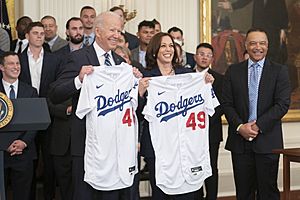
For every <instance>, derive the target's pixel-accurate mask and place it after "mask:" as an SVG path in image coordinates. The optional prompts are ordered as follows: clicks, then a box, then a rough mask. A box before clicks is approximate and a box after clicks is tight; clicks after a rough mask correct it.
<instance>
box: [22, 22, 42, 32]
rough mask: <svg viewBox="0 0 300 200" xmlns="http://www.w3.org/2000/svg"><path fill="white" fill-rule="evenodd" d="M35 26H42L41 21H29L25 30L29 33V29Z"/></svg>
mask: <svg viewBox="0 0 300 200" xmlns="http://www.w3.org/2000/svg"><path fill="white" fill-rule="evenodd" d="M36 26H37V27H42V28H44V25H43V24H42V22H31V23H30V24H28V26H27V28H26V31H25V32H26V33H29V32H30V31H31V29H32V28H33V27H36Z"/></svg>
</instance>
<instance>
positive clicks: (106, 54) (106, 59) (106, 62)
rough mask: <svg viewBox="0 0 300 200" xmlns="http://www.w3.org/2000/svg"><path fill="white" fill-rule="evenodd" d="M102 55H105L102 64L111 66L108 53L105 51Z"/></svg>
mask: <svg viewBox="0 0 300 200" xmlns="http://www.w3.org/2000/svg"><path fill="white" fill-rule="evenodd" d="M104 57H105V61H104V64H105V65H106V66H112V65H111V62H110V60H109V57H110V56H109V54H108V53H105V54H104Z"/></svg>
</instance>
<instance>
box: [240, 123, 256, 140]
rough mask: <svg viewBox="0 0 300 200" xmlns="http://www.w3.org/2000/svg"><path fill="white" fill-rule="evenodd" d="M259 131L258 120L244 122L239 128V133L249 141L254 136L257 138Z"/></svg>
mask: <svg viewBox="0 0 300 200" xmlns="http://www.w3.org/2000/svg"><path fill="white" fill-rule="evenodd" d="M257 129H258V130H257ZM258 133H259V128H258V127H257V125H256V121H253V122H248V123H246V124H243V125H242V126H241V127H240V129H239V134H240V135H241V136H243V138H245V139H246V140H248V141H252V140H253V139H254V138H256V137H257V135H258ZM250 138H252V139H250Z"/></svg>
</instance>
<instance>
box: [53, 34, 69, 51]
mask: <svg viewBox="0 0 300 200" xmlns="http://www.w3.org/2000/svg"><path fill="white" fill-rule="evenodd" d="M67 44H68V42H67V41H66V40H64V39H62V38H61V37H59V36H58V37H57V39H56V40H55V42H54V44H53V46H52V48H51V51H52V52H55V51H57V50H59V49H60V48H62V47H64V46H66V45H67Z"/></svg>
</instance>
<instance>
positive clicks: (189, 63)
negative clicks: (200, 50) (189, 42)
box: [168, 26, 196, 69]
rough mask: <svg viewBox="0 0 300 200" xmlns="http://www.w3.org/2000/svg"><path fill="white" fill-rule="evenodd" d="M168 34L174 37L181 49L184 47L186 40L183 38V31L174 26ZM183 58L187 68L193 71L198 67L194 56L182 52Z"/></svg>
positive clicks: (183, 63)
mask: <svg viewBox="0 0 300 200" xmlns="http://www.w3.org/2000/svg"><path fill="white" fill-rule="evenodd" d="M168 33H169V34H170V35H171V36H172V38H173V39H174V41H175V42H176V43H178V44H180V46H181V48H182V47H183V45H184V38H183V31H182V30H181V29H180V28H178V27H176V26H174V27H172V28H170V29H169V30H168ZM182 57H183V62H182V65H183V66H186V67H187V68H191V69H193V68H194V67H195V65H196V63H195V60H194V54H192V53H189V52H186V51H182Z"/></svg>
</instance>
